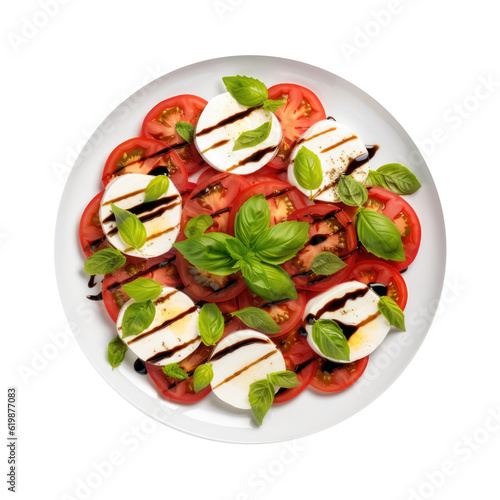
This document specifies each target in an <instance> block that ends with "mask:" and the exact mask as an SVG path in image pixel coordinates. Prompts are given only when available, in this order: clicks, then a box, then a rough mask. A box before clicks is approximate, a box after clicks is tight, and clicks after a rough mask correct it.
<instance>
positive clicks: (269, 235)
mask: <svg viewBox="0 0 500 500" xmlns="http://www.w3.org/2000/svg"><path fill="white" fill-rule="evenodd" d="M308 239H309V224H308V223H307V222H298V221H287V222H280V223H279V224H276V225H274V226H272V227H268V228H267V229H265V230H264V231H262V232H261V233H260V236H258V237H257V239H256V240H255V243H254V244H253V247H252V249H253V251H254V252H255V255H256V256H257V258H259V259H261V260H263V261H264V262H267V263H268V264H276V265H277V264H283V263H284V262H286V261H287V260H290V259H291V258H293V257H295V255H296V254H297V252H298V251H299V250H302V248H304V245H305V244H306V243H307V240H308Z"/></svg>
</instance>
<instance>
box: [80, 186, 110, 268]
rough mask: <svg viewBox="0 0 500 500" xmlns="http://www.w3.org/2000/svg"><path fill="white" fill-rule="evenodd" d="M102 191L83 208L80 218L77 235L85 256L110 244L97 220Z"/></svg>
mask: <svg viewBox="0 0 500 500" xmlns="http://www.w3.org/2000/svg"><path fill="white" fill-rule="evenodd" d="M103 194H104V191H101V192H100V193H98V194H97V195H96V196H94V198H92V200H91V202H90V203H89V204H88V205H87V207H86V208H85V210H84V212H83V214H82V218H81V219H80V228H79V231H78V235H79V237H80V245H81V247H82V250H83V253H84V254H85V257H87V258H89V257H90V256H91V255H92V254H94V253H96V252H97V251H98V250H102V249H103V248H107V247H109V246H111V245H110V244H109V243H108V240H107V239H106V236H104V233H103V231H102V227H101V223H100V222H99V206H100V204H101V200H102V195H103Z"/></svg>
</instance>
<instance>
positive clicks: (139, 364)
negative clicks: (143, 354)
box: [134, 358, 148, 375]
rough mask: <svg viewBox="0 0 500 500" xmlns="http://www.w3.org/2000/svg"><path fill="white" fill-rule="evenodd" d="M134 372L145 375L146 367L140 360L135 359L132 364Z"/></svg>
mask: <svg viewBox="0 0 500 500" xmlns="http://www.w3.org/2000/svg"><path fill="white" fill-rule="evenodd" d="M134 370H135V371H136V372H137V373H140V374H141V375H147V373H148V371H147V370H146V365H145V364H144V361H142V359H139V358H137V359H136V360H135V363H134Z"/></svg>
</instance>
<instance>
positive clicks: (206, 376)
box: [193, 363, 214, 392]
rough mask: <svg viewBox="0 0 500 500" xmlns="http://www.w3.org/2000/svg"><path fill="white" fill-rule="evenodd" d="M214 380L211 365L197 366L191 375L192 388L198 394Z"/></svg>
mask: <svg viewBox="0 0 500 500" xmlns="http://www.w3.org/2000/svg"><path fill="white" fill-rule="evenodd" d="M213 378H214V370H213V368H212V363H204V364H202V365H198V366H197V367H196V369H195V371H194V374H193V388H194V392H200V391H202V390H203V389H205V387H208V386H209V385H210V384H211V382H212V379H213Z"/></svg>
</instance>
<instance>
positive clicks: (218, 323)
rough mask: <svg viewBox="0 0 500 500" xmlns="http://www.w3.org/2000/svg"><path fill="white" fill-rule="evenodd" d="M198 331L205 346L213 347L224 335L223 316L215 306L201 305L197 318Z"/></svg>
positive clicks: (209, 304)
mask: <svg viewBox="0 0 500 500" xmlns="http://www.w3.org/2000/svg"><path fill="white" fill-rule="evenodd" d="M198 330H199V331H200V336H201V341H202V342H203V343H204V344H205V345H215V344H216V343H217V342H218V341H219V340H220V338H221V337H222V334H223V333H224V316H222V313H221V311H220V309H219V308H218V307H217V304H211V303H207V304H203V307H202V308H201V311H200V315H199V318H198Z"/></svg>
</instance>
